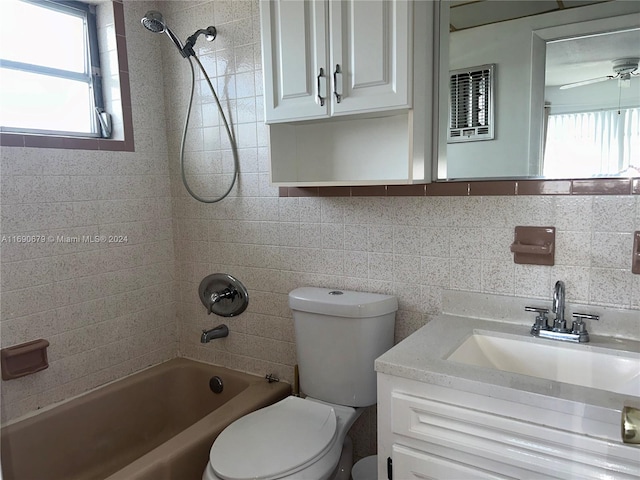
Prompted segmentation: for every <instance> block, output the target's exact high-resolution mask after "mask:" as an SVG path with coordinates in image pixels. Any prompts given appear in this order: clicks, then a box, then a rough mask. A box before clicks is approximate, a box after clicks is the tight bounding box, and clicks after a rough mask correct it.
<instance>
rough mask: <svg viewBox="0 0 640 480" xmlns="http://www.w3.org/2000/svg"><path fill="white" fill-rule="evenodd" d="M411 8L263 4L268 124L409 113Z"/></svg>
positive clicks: (370, 0) (346, 1) (400, 1)
mask: <svg viewBox="0 0 640 480" xmlns="http://www.w3.org/2000/svg"><path fill="white" fill-rule="evenodd" d="M411 7H412V3H410V2H409V1H408V0H341V1H328V0H307V1H291V0H267V1H264V2H262V4H261V22H262V43H263V55H264V76H265V120H266V122H267V123H278V122H291V121H300V120H311V119H321V118H326V117H329V116H337V115H351V114H354V113H368V112H379V111H384V110H394V109H400V108H405V109H406V108H409V107H410V106H411V92H412V88H411V87H412V80H413V77H412V66H413V57H412V43H413V22H412V20H413V16H412V12H411V9H412V8H411Z"/></svg>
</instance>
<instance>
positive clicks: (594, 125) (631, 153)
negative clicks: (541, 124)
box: [543, 108, 640, 178]
mask: <svg viewBox="0 0 640 480" xmlns="http://www.w3.org/2000/svg"><path fill="white" fill-rule="evenodd" d="M543 175H544V176H545V177H552V178H575V177H578V178H580V177H592V176H614V175H616V176H619V175H621V176H640V108H627V109H621V110H618V109H615V110H603V111H598V112H580V113H567V114H557V115H549V117H548V124H547V132H546V142H545V153H544V168H543Z"/></svg>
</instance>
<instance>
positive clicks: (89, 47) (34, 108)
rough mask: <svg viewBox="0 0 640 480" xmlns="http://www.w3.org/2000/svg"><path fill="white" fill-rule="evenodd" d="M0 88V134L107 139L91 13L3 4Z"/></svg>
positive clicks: (81, 8)
mask: <svg viewBox="0 0 640 480" xmlns="http://www.w3.org/2000/svg"><path fill="white" fill-rule="evenodd" d="M0 86H1V88H0V126H1V128H2V131H3V132H20V133H28V134H44V135H61V136H72V137H109V136H110V134H111V132H110V130H111V126H110V123H111V119H110V117H109V115H108V114H106V113H103V112H104V105H103V98H102V85H101V77H100V63H99V52H98V37H97V30H96V15H95V7H93V6H91V5H86V4H83V3H80V2H75V1H53V0H39V1H28V0H2V15H1V16H0Z"/></svg>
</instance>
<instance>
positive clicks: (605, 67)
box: [449, 0, 640, 86]
mask: <svg viewBox="0 0 640 480" xmlns="http://www.w3.org/2000/svg"><path fill="white" fill-rule="evenodd" d="M607 1H611V0H517V1H515V0H514V1H496V0H457V1H456V0H454V1H451V2H449V4H450V31H451V32H455V31H460V30H466V29H469V28H475V27H479V26H482V25H489V24H492V23H498V22H505V21H508V20H514V19H517V18H524V17H530V16H534V15H540V14H544V13H550V12H554V11H558V10H566V9H570V8H578V7H583V6H587V5H593V4H596V3H604V2H607ZM546 55H547V59H546V74H545V75H546V84H547V86H550V85H557V86H559V85H564V84H567V83H572V82H578V81H582V80H589V79H594V78H600V77H606V76H607V75H614V72H613V61H614V60H616V59H621V58H629V57H631V58H638V57H640V29H635V30H629V31H625V32H614V33H611V34H603V35H591V36H584V37H578V38H572V39H568V40H563V41H557V42H550V43H548V44H547V53H546ZM577 59H579V60H577Z"/></svg>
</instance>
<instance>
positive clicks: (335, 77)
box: [333, 63, 342, 103]
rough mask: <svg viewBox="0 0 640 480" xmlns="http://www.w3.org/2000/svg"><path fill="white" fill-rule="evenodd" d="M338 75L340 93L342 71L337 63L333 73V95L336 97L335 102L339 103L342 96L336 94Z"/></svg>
mask: <svg viewBox="0 0 640 480" xmlns="http://www.w3.org/2000/svg"><path fill="white" fill-rule="evenodd" d="M338 74H339V75H340V91H342V69H341V68H340V64H339V63H338V64H337V65H336V69H335V71H334V72H333V94H334V95H335V96H336V102H338V103H340V102H341V101H342V94H341V93H339V92H338Z"/></svg>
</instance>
